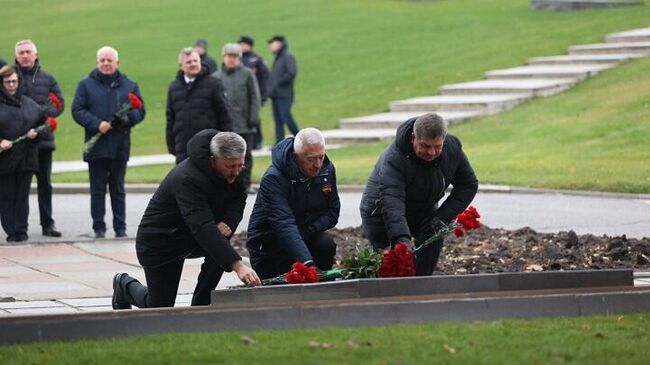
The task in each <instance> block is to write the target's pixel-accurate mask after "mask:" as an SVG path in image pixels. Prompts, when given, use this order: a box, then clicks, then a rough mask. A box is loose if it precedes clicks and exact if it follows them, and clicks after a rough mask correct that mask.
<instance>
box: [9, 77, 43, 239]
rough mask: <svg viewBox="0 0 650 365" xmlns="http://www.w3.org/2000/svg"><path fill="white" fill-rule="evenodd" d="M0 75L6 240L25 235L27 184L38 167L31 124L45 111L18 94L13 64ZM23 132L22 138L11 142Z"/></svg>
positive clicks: (25, 237)
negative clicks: (20, 140) (19, 140)
mask: <svg viewBox="0 0 650 365" xmlns="http://www.w3.org/2000/svg"><path fill="white" fill-rule="evenodd" d="M0 78H2V87H0V149H2V152H1V153H0V220H1V221H2V228H3V229H4V230H5V232H6V233H7V242H14V241H16V242H19V241H26V240H27V238H28V236H27V217H28V215H29V188H30V183H31V181H32V175H33V174H34V172H36V171H37V170H38V146H37V144H36V142H35V139H36V137H37V136H38V133H37V132H36V130H34V128H35V127H37V126H38V125H39V124H41V123H43V122H44V121H45V112H44V110H43V109H41V107H39V105H38V104H36V102H35V101H33V100H32V99H30V98H28V97H26V96H23V95H22V92H21V90H20V75H19V73H18V72H16V69H15V68H14V67H13V66H3V67H2V68H1V69H0ZM25 134H26V135H27V139H26V140H25V141H22V142H20V143H17V144H13V143H12V142H11V141H13V140H15V139H16V138H18V137H20V136H22V135H25Z"/></svg>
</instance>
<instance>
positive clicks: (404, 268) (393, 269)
mask: <svg viewBox="0 0 650 365" xmlns="http://www.w3.org/2000/svg"><path fill="white" fill-rule="evenodd" d="M414 275H415V260H414V257H413V253H411V251H409V249H408V248H407V247H406V245H405V244H403V243H398V244H397V245H395V247H393V248H392V249H389V250H386V251H385V252H384V256H383V258H382V260H381V265H379V268H378V269H377V276H378V277H380V278H388V277H399V276H414Z"/></svg>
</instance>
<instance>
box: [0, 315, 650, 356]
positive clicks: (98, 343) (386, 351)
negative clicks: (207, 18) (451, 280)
mask: <svg viewBox="0 0 650 365" xmlns="http://www.w3.org/2000/svg"><path fill="white" fill-rule="evenodd" d="M242 336H247V337H248V338H250V339H252V340H253V341H254V343H252V344H250V342H251V341H250V340H248V341H244V340H242ZM649 342H650V314H648V313H645V314H631V315H625V316H607V317H603V316H598V317H578V318H547V319H536V320H504V321H494V322H477V323H470V324H467V323H442V324H429V325H398V326H384V327H365V328H324V329H302V330H284V331H251V332H222V333H189V334H170V335H160V336H149V337H131V338H117V339H108V340H92V341H90V340H85V341H76V342H66V343H36V344H29V345H14V346H2V347H0V362H1V363H3V364H58V363H65V364H70V365H72V364H84V365H85V364H120V365H121V364H140V365H143V364H187V363H193V364H208V363H212V364H296V363H302V364H386V365H389V364H395V365H397V364H647V362H648V359H649V358H650V347H649V346H648V343H649ZM247 343H249V344H247ZM310 343H311V344H310Z"/></svg>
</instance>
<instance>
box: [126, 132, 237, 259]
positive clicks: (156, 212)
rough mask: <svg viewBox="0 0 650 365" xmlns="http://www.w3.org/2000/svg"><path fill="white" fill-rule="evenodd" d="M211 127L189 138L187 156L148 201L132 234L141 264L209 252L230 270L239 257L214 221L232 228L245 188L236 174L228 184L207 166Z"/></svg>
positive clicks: (208, 253)
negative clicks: (232, 181)
mask: <svg viewBox="0 0 650 365" xmlns="http://www.w3.org/2000/svg"><path fill="white" fill-rule="evenodd" d="M216 133H217V131H216V130H214V129H211V130H204V131H201V132H199V133H198V134H197V135H196V136H194V137H192V139H190V141H189V143H188V144H187V149H188V154H189V158H187V159H185V160H184V161H182V162H181V163H179V164H178V165H176V166H175V167H174V168H173V169H172V170H171V171H170V172H169V173H168V174H167V176H166V177H165V179H164V180H163V181H162V182H161V183H160V186H159V187H158V189H157V190H156V192H155V193H154V195H153V197H152V198H151V200H150V201H149V205H147V209H146V210H145V212H144V215H143V216H142V220H141V221H140V226H139V227H138V233H137V237H136V251H137V254H138V260H139V261H140V264H141V265H142V266H143V267H155V266H159V265H162V264H165V263H168V262H170V261H174V260H180V259H183V258H186V257H194V256H205V255H209V256H210V257H211V258H213V259H214V260H215V261H216V262H217V263H218V264H219V265H220V266H221V267H222V268H223V269H224V270H226V271H230V266H231V265H232V264H233V263H234V262H235V261H237V260H240V259H241V257H240V256H239V255H238V254H237V252H235V250H234V249H233V248H232V247H231V246H230V243H229V241H228V238H226V237H224V236H223V235H222V234H221V233H220V232H219V230H218V229H217V226H216V223H218V222H224V223H226V224H227V225H228V226H229V227H230V229H231V230H232V231H233V232H235V230H236V229H237V225H239V222H240V221H241V218H242V214H243V212H244V206H245V205H246V190H245V188H244V184H243V182H242V180H241V178H237V180H235V182H234V183H233V184H228V182H227V181H226V180H225V179H224V178H223V177H221V176H220V175H218V174H217V173H216V172H215V171H214V170H212V169H211V168H210V167H209V165H208V158H209V157H210V156H211V154H210V147H209V144H210V140H211V139H212V137H213V136H214V135H215V134H216Z"/></svg>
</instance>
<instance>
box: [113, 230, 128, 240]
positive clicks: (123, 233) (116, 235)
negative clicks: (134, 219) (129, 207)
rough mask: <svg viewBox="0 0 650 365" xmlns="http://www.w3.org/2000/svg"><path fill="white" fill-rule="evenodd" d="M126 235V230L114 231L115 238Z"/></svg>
mask: <svg viewBox="0 0 650 365" xmlns="http://www.w3.org/2000/svg"><path fill="white" fill-rule="evenodd" d="M124 237H127V235H126V231H115V238H124Z"/></svg>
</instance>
